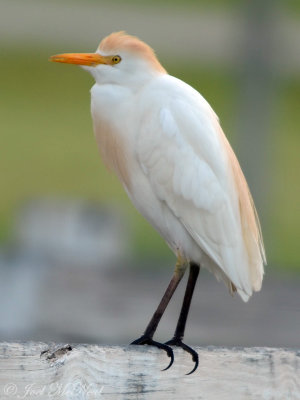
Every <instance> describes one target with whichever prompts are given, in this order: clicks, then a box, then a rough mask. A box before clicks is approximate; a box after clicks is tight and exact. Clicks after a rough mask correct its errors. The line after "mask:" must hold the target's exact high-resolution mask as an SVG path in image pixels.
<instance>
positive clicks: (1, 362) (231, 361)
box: [0, 342, 300, 400]
mask: <svg viewBox="0 0 300 400" xmlns="http://www.w3.org/2000/svg"><path fill="white" fill-rule="evenodd" d="M197 351H198V353H199V358H200V365H199V368H198V370H197V371H196V372H195V373H194V374H193V375H190V376H186V375H185V374H186V373H187V372H188V371H190V369H191V367H192V361H191V359H190V357H189V355H188V354H186V353H184V352H183V351H182V350H176V349H175V363H174V365H173V367H172V368H170V369H169V370H168V371H164V372H162V371H161V369H163V368H164V367H165V366H166V365H167V363H168V359H167V356H166V355H165V354H164V353H161V352H160V351H159V350H157V349H152V348H149V347H147V346H141V347H139V346H123V347H121V346H97V345H84V344H77V345H59V344H47V343H35V342H27V343H0V399H20V398H23V399H39V400H44V399H68V400H70V399H72V400H73V399H76V400H79V399H80V400H92V399H102V398H103V399H113V400H115V399H122V400H123V399H125V400H131V399H132V400H133V399H141V400H148V399H155V400H157V399H172V400H177V399H178V400H182V399H186V400H191V399H205V400H216V399H222V400H227V399H228V400H229V399H230V400H235V399H236V400H241V399H257V400H258V399H266V400H275V399H278V400H279V399H280V400H297V399H300V351H299V350H293V349H276V348H219V347H205V348H204V347H198V348H197Z"/></svg>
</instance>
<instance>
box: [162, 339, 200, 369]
mask: <svg viewBox="0 0 300 400" xmlns="http://www.w3.org/2000/svg"><path fill="white" fill-rule="evenodd" d="M165 344H166V345H168V346H177V347H181V348H182V349H183V350H184V351H186V352H188V353H190V354H191V356H192V360H193V361H194V363H195V365H194V368H193V369H192V370H191V371H190V372H188V373H187V374H186V375H191V374H192V373H193V372H195V371H196V369H197V368H198V366H199V357H198V353H197V352H196V351H195V350H194V349H192V348H191V347H190V346H188V345H187V344H185V343H183V342H182V340H181V339H179V338H176V337H174V338H173V339H171V340H169V341H168V342H166V343H165Z"/></svg>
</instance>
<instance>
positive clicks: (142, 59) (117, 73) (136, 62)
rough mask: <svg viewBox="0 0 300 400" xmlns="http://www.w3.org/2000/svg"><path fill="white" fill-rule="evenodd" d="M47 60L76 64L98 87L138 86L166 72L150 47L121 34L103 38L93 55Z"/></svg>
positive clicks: (77, 54) (70, 55)
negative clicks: (88, 73)
mask: <svg viewBox="0 0 300 400" xmlns="http://www.w3.org/2000/svg"><path fill="white" fill-rule="evenodd" d="M50 61H54V62H60V63H67V64H77V65H80V66H81V67H82V68H84V69H86V70H87V71H89V72H90V73H91V74H92V75H93V77H94V78H95V80H96V82H97V83H99V84H105V83H112V84H119V85H125V86H132V85H138V86H140V85H141V84H142V83H143V82H145V81H147V80H149V79H151V77H153V76H156V75H159V74H165V73H166V71H165V69H164V68H163V67H162V65H161V64H160V62H159V61H158V59H157V57H156V55H155V53H154V51H153V50H152V48H151V47H150V46H148V45H147V44H146V43H144V42H142V41H141V40H139V39H138V38H137V37H135V36H131V35H127V34H125V33H124V32H115V33H112V34H110V35H109V36H107V37H106V38H104V39H103V40H102V41H101V43H100V45H99V47H98V49H97V50H96V52H95V53H65V54H57V55H54V56H52V57H51V58H50Z"/></svg>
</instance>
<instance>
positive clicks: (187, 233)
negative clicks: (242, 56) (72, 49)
mask: <svg viewBox="0 0 300 400" xmlns="http://www.w3.org/2000/svg"><path fill="white" fill-rule="evenodd" d="M50 60H51V61H55V62H60V63H68V64H78V65H80V66H82V68H83V69H85V70H87V71H88V72H90V73H91V74H92V76H93V77H94V79H95V81H96V83H95V84H94V86H93V87H92V89H91V113H92V117H93V125H94V132H95V136H96V140H97V143H98V146H99V149H100V153H101V155H102V158H103V160H104V163H105V164H106V165H107V166H108V167H109V168H110V169H111V170H113V171H114V172H115V173H116V174H117V176H118V178H119V179H120V181H121V183H122V184H123V186H124V189H125V191H126V192H127V194H128V196H129V198H130V199H131V201H132V203H133V204H134V205H135V207H136V208H137V209H138V210H139V211H140V213H141V214H143V215H144V217H145V218H146V219H147V220H148V221H149V222H150V223H151V224H152V225H153V226H154V228H156V230H157V231H158V232H159V233H160V234H161V236H162V237H163V238H164V239H165V241H166V242H167V244H168V245H169V247H170V248H171V249H172V250H173V252H174V253H175V255H176V256H177V263H176V267H175V271H174V274H173V277H172V279H171V281H170V283H169V286H168V288H167V290H166V292H165V294H164V296H163V297H162V300H161V302H160V304H159V306H158V308H157V310H156V311H155V313H154V314H153V317H152V319H151V320H150V322H149V324H148V326H147V328H146V330H145V332H144V334H143V335H142V336H141V337H140V338H139V339H137V340H135V341H134V342H133V343H132V344H136V345H143V344H147V345H153V346H156V347H158V348H160V349H163V350H165V351H166V352H167V354H168V356H169V357H170V358H171V361H170V363H169V365H168V367H167V368H169V367H170V366H171V365H172V363H173V360H174V356H173V351H172V348H171V346H179V347H181V348H183V349H184V350H185V351H187V352H189V353H190V354H191V355H192V358H193V361H194V362H195V365H194V368H193V370H192V371H191V372H190V373H192V372H194V371H195V370H196V368H197V366H198V355H197V353H196V351H195V350H193V349H192V348H191V347H189V346H187V345H186V344H185V343H183V336H184V331H185V325H186V320H187V315H188V312H189V308H190V304H191V299H192V295H193V291H194V287H195V283H196V280H197V277H198V273H199V270H200V266H202V267H204V268H207V269H208V270H209V271H211V272H212V273H213V274H214V275H215V276H216V278H217V279H218V280H222V281H224V282H225V284H226V285H227V287H228V288H229V291H230V293H234V292H237V293H238V294H239V295H240V296H241V298H242V299H243V300H244V301H247V300H248V299H249V297H250V296H251V294H252V292H253V291H258V290H260V288H261V284H262V278H263V266H264V264H265V252H264V245H263V240H262V235H261V230H260V224H259V220H258V217H257V213H256V210H255V206H254V203H253V200H252V197H251V194H250V192H249V188H248V185H247V183H246V180H245V177H244V175H243V173H242V170H241V168H240V165H239V163H238V161H237V158H236V156H235V154H234V152H233V150H232V148H231V146H230V144H229V142H228V140H227V139H226V137H225V135H224V133H223V131H222V128H221V126H220V124H219V120H218V117H217V115H216V114H215V112H214V111H213V109H212V108H211V107H210V105H209V104H208V103H207V101H206V100H205V99H204V98H203V97H202V96H201V95H200V94H199V93H198V92H197V91H196V90H195V89H193V88H192V87H191V86H189V85H187V84H186V83H184V82H182V81H181V80H179V79H177V78H175V77H173V76H171V75H169V74H168V73H167V72H166V70H165V69H164V68H163V66H162V65H161V64H160V62H159V61H158V59H157V57H156V56H155V53H154V51H153V50H152V49H151V48H150V47H149V46H148V45H147V44H146V43H144V42H142V41H141V40H139V39H138V38H137V37H134V36H130V35H127V34H125V33H124V32H115V33H112V34H111V35H109V36H107V37H106V38H104V39H103V40H102V42H101V43H100V45H99V47H98V49H97V50H96V52H95V53H75V54H74V53H67V54H58V55H55V56H52V57H51V59H50ZM187 267H189V278H188V283H187V287H186V292H185V295H184V300H183V304H182V308H181V312H180V316H179V319H178V323H177V327H176V330H175V334H174V337H173V338H172V339H171V340H170V341H168V342H166V343H159V342H156V341H154V340H153V335H154V333H155V331H156V329H157V326H158V323H159V321H160V319H161V317H162V315H163V313H164V311H165V309H166V307H167V305H168V303H169V300H170V299H171V297H172V295H173V293H174V291H175V289H176V288H177V286H178V284H179V282H180V280H181V278H182V276H183V275H184V272H185V270H186V269H187ZM167 368H166V369H167Z"/></svg>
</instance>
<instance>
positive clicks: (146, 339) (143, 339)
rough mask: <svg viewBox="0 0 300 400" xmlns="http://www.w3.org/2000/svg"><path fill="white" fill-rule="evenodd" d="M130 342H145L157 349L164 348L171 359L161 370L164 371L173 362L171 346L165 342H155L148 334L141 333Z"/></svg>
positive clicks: (140, 343)
mask: <svg viewBox="0 0 300 400" xmlns="http://www.w3.org/2000/svg"><path fill="white" fill-rule="evenodd" d="M130 344H135V345H144V344H147V345H149V346H155V347H157V348H158V349H162V350H164V351H165V352H166V353H167V355H168V357H170V358H171V361H170V363H169V365H168V366H167V367H166V368H164V369H162V371H166V370H167V369H169V368H170V367H171V366H172V364H173V362H174V353H173V350H172V348H171V347H170V346H168V345H167V344H165V343H160V342H156V341H155V340H153V339H152V338H151V337H149V336H146V335H143V336H141V337H140V338H139V339H136V340H134V341H133V342H132V343H130Z"/></svg>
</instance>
